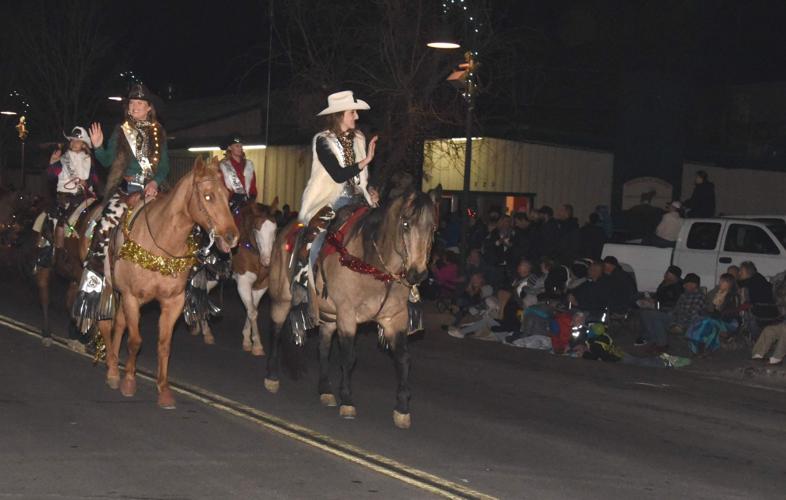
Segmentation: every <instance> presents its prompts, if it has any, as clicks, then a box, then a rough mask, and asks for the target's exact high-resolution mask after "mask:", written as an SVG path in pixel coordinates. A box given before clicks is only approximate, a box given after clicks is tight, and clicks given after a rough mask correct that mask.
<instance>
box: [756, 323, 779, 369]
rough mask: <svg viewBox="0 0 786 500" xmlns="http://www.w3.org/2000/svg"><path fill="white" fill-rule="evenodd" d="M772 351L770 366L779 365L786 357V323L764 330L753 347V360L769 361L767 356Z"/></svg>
mask: <svg viewBox="0 0 786 500" xmlns="http://www.w3.org/2000/svg"><path fill="white" fill-rule="evenodd" d="M770 350H772V354H771V355H770V357H769V364H771V365H779V364H781V363H783V358H784V356H786V322H780V323H778V324H775V325H770V326H768V327H766V328H764V330H762V332H761V335H759V338H758V340H756V344H754V346H753V359H760V360H764V359H767V358H766V356H767V354H768V353H769V352H770Z"/></svg>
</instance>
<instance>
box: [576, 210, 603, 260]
mask: <svg viewBox="0 0 786 500" xmlns="http://www.w3.org/2000/svg"><path fill="white" fill-rule="evenodd" d="M579 238H580V240H581V256H582V257H587V258H590V259H592V260H600V256H601V254H602V253H603V245H605V244H606V231H604V230H603V227H601V225H600V215H598V214H597V213H596V212H592V213H591V214H590V216H589V222H587V223H586V224H584V226H582V228H581V229H580V230H579Z"/></svg>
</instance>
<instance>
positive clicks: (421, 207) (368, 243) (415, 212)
mask: <svg viewBox="0 0 786 500" xmlns="http://www.w3.org/2000/svg"><path fill="white" fill-rule="evenodd" d="M413 194H414V198H413V200H412V216H413V218H414V219H419V218H420V217H421V215H422V214H423V212H424V211H425V210H426V209H431V208H432V206H433V203H432V201H431V197H430V196H429V195H428V194H427V193H424V192H422V191H418V190H415V189H412V188H409V189H407V190H405V191H404V192H401V193H395V194H393V195H392V196H391V197H390V198H388V199H387V200H386V201H385V203H384V204H383V205H380V206H379V207H376V208H372V209H371V210H369V211H368V212H367V213H366V214H365V215H364V216H363V217H361V218H360V220H358V222H357V224H355V225H354V226H353V227H352V228H351V229H350V231H349V233H347V237H346V238H345V241H349V240H351V239H352V238H355V237H356V236H361V237H362V238H363V250H364V252H365V253H366V254H369V253H370V252H372V250H373V244H374V240H375V239H376V237H377V236H378V233H379V230H380V228H381V227H382V225H383V224H384V222H385V219H386V218H387V216H388V212H389V211H390V210H392V208H393V206H394V205H395V204H396V201H399V200H401V201H402V203H404V202H405V200H406V199H407V198H409V197H410V196H412V195H413Z"/></svg>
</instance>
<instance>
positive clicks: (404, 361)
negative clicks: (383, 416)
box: [391, 332, 412, 429]
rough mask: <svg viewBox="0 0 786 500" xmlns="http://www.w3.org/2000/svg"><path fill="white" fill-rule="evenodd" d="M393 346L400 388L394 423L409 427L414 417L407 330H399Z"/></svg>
mask: <svg viewBox="0 0 786 500" xmlns="http://www.w3.org/2000/svg"><path fill="white" fill-rule="evenodd" d="M391 345H392V347H393V362H394V363H395V365H396V376H397V378H398V389H397V390H396V409H395V410H393V424H394V425H395V426H396V427H398V428H399V429H409V427H410V425H412V417H411V416H410V414H409V399H410V397H411V394H410V390H409V367H410V356H409V346H408V338H407V333H406V332H398V333H397V334H396V338H395V341H394V342H393V343H392V344H391Z"/></svg>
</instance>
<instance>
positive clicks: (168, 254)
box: [81, 157, 238, 409]
mask: <svg viewBox="0 0 786 500" xmlns="http://www.w3.org/2000/svg"><path fill="white" fill-rule="evenodd" d="M139 205H141V207H139V206H138V207H137V209H135V210H129V212H128V214H127V215H126V216H125V217H124V220H122V221H121V222H120V225H121V227H120V229H121V230H119V231H117V232H116V234H115V236H114V241H113V245H112V251H111V252H110V259H111V263H112V266H111V271H112V272H111V285H109V284H108V286H113V287H114V289H115V290H116V291H117V292H118V294H119V300H118V307H117V311H116V312H115V317H114V324H112V321H106V320H105V321H100V322H99V324H98V328H99V330H100V332H101V336H102V338H103V341H104V344H105V345H106V348H107V352H106V364H107V375H106V381H107V384H108V385H109V386H110V387H111V388H113V389H116V388H118V387H119V388H120V392H121V393H122V394H123V396H126V397H132V396H133V395H134V394H135V393H136V361H137V354H138V353H139V348H140V346H141V344H142V337H141V335H140V332H139V309H140V307H141V306H142V305H144V304H146V303H148V302H151V301H153V300H156V301H158V303H159V305H160V308H161V313H160V316H159V320H158V374H157V380H156V385H157V386H158V405H159V406H160V407H161V408H164V409H172V408H175V399H174V396H173V395H172V390H171V389H170V387H169V382H168V373H169V352H170V346H171V343H172V330H173V328H174V326H175V322H176V321H177V319H178V317H180V314H181V313H182V311H183V303H184V300H185V287H186V279H187V278H188V271H189V268H190V267H191V265H193V263H194V255H195V252H196V245H195V244H194V243H193V242H192V241H191V239H190V235H191V232H192V230H193V228H194V225H195V224H198V225H199V226H201V227H202V228H203V229H204V230H205V231H207V232H208V233H209V234H212V235H214V236H215V241H216V244H217V245H218V247H219V249H220V250H221V251H223V252H229V251H230V250H231V248H232V247H234V246H235V245H236V244H237V240H238V230H237V227H236V226H235V222H234V220H233V218H232V214H231V212H230V211H229V201H228V198H227V190H226V188H225V187H224V183H223V181H222V179H221V175H220V173H219V171H218V161H217V160H215V159H214V160H213V161H211V162H210V164H208V165H206V164H205V163H204V162H203V161H202V158H201V157H200V158H197V160H196V162H195V164H194V168H193V169H192V171H191V172H189V173H188V174H186V175H185V176H184V177H183V178H182V179H180V181H179V182H178V183H177V184H176V185H175V187H174V189H173V190H172V191H171V192H170V193H167V194H162V195H159V196H158V197H157V198H156V199H155V200H152V201H149V202H147V203H140V204H139ZM88 244H89V242H88V241H87V238H86V237H85V236H84V235H83V236H82V248H81V250H82V257H83V258H84V257H85V255H86V253H87V247H88ZM115 249H118V250H115ZM107 278H108V281H110V279H109V278H110V277H109V276H108V277H107ZM126 328H128V359H127V360H126V366H125V376H124V377H123V379H122V381H121V380H120V370H119V367H118V363H119V359H118V358H119V352H120V342H121V340H122V337H123V333H124V332H125V330H126Z"/></svg>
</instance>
